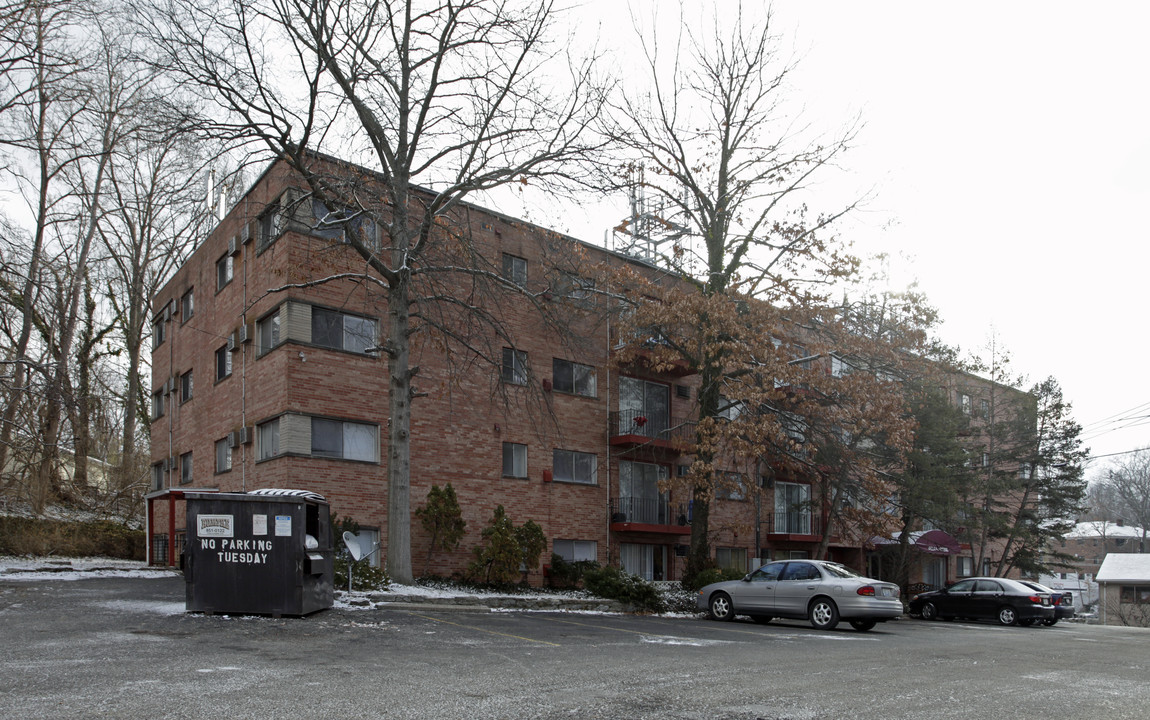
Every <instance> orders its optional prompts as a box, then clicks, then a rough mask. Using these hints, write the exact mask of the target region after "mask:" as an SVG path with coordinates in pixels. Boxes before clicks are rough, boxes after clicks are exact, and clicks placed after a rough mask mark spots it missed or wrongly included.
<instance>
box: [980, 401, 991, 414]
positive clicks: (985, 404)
mask: <svg viewBox="0 0 1150 720" xmlns="http://www.w3.org/2000/svg"><path fill="white" fill-rule="evenodd" d="M979 403H980V410H981V412H980V417H982V418H989V417H990V401H989V400H980V401H979Z"/></svg>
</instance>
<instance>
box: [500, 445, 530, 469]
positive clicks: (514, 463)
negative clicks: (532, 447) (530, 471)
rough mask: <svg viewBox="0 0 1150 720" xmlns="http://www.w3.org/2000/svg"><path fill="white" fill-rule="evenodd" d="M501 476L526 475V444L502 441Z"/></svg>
mask: <svg viewBox="0 0 1150 720" xmlns="http://www.w3.org/2000/svg"><path fill="white" fill-rule="evenodd" d="M503 477H515V478H525V477H527V446H526V445H521V444H519V443H509V442H505V443H503Z"/></svg>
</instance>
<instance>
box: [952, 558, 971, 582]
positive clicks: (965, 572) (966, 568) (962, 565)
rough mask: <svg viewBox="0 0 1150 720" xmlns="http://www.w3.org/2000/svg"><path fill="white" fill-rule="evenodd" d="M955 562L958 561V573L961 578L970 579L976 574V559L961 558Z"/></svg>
mask: <svg viewBox="0 0 1150 720" xmlns="http://www.w3.org/2000/svg"><path fill="white" fill-rule="evenodd" d="M955 560H956V561H957V569H956V572H957V574H958V576H959V577H970V576H971V575H973V574H974V558H972V557H959V558H955Z"/></svg>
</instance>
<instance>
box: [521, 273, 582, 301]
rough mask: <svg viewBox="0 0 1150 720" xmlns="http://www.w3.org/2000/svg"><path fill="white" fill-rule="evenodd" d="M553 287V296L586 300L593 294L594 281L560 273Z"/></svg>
mask: <svg viewBox="0 0 1150 720" xmlns="http://www.w3.org/2000/svg"><path fill="white" fill-rule="evenodd" d="M525 267H526V266H525ZM553 287H554V291H555V294H556V295H558V296H559V297H565V298H570V299H572V300H586V299H587V298H589V297H591V296H592V294H594V292H595V281H594V280H589V279H588V278H584V277H579V276H578V275H575V274H573V273H569V272H560V273H559V277H558V278H557V279H556V280H555V282H554V285H553Z"/></svg>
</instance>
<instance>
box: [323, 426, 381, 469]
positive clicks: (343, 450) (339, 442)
mask: <svg viewBox="0 0 1150 720" xmlns="http://www.w3.org/2000/svg"><path fill="white" fill-rule="evenodd" d="M378 434H379V428H378V427H377V426H376V425H371V424H368V423H357V422H349V421H346V420H329V419H327V418H318V417H313V418H312V419H311V454H312V455H313V456H314V457H325V458H338V459H341V460H360V461H363V462H378V461H379V453H378V452H377V448H378V447H379V441H378Z"/></svg>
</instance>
